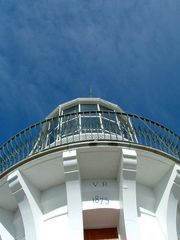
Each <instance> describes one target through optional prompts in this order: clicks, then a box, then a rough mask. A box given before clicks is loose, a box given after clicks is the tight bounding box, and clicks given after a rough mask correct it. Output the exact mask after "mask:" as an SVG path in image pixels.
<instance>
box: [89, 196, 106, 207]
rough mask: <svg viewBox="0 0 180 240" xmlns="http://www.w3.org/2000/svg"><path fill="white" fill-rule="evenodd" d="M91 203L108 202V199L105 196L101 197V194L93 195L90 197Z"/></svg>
mask: <svg viewBox="0 0 180 240" xmlns="http://www.w3.org/2000/svg"><path fill="white" fill-rule="evenodd" d="M92 201H93V203H97V204H98V203H99V204H101V205H102V204H106V205H107V204H109V199H108V198H107V197H103V196H99V195H96V196H94V197H93V199H92Z"/></svg>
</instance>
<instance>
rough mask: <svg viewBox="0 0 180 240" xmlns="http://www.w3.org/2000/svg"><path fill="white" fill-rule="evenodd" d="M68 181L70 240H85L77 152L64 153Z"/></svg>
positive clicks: (65, 172)
mask: <svg viewBox="0 0 180 240" xmlns="http://www.w3.org/2000/svg"><path fill="white" fill-rule="evenodd" d="M63 165H64V174H65V181H66V191H67V204H68V223H69V240H83V239H84V237H83V235H84V234H83V215H82V198H81V181H80V173H79V166H78V160H77V153H76V150H71V151H65V152H63Z"/></svg>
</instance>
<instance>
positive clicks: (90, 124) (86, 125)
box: [81, 117, 101, 132]
mask: <svg viewBox="0 0 180 240" xmlns="http://www.w3.org/2000/svg"><path fill="white" fill-rule="evenodd" d="M81 128H82V132H99V131H101V123H100V119H99V117H82V118H81Z"/></svg>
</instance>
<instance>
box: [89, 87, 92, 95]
mask: <svg viewBox="0 0 180 240" xmlns="http://www.w3.org/2000/svg"><path fill="white" fill-rule="evenodd" d="M92 92H93V91H92V86H91V85H90V87H89V97H92V96H93V93H92Z"/></svg>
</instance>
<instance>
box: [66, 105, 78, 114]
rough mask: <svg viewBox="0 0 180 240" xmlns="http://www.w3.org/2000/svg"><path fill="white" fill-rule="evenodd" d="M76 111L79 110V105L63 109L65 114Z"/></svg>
mask: <svg viewBox="0 0 180 240" xmlns="http://www.w3.org/2000/svg"><path fill="white" fill-rule="evenodd" d="M76 112H78V105H76V106H73V107H70V108H67V109H64V110H63V114H71V113H76Z"/></svg>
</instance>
